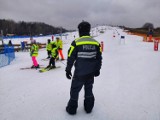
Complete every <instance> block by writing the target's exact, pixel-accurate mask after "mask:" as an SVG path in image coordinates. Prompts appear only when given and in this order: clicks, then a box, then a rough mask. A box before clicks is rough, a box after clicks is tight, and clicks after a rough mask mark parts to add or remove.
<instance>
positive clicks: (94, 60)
mask: <svg viewBox="0 0 160 120" xmlns="http://www.w3.org/2000/svg"><path fill="white" fill-rule="evenodd" d="M101 63H102V51H101V47H100V44H99V43H98V42H97V41H96V40H95V39H93V38H92V37H91V36H82V37H80V38H78V39H76V40H74V41H73V42H72V44H71V46H70V48H69V50H68V59H67V67H66V71H71V69H72V66H73V64H74V66H75V71H74V76H78V77H81V76H82V77H83V76H88V75H94V74H95V72H96V71H97V70H98V71H99V70H100V69H101Z"/></svg>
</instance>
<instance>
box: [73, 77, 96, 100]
mask: <svg viewBox="0 0 160 120" xmlns="http://www.w3.org/2000/svg"><path fill="white" fill-rule="evenodd" d="M93 83H94V76H92V77H86V78H85V77H84V78H79V77H73V80H72V84H71V89H70V99H72V100H76V101H78V97H79V92H80V90H81V89H82V87H83V86H84V91H85V95H84V97H85V98H88V97H94V95H93V92H92V88H93Z"/></svg>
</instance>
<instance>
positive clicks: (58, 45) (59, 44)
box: [56, 39, 63, 49]
mask: <svg viewBox="0 0 160 120" xmlns="http://www.w3.org/2000/svg"><path fill="white" fill-rule="evenodd" d="M56 46H57V47H58V49H62V48H63V42H62V40H61V39H59V41H56Z"/></svg>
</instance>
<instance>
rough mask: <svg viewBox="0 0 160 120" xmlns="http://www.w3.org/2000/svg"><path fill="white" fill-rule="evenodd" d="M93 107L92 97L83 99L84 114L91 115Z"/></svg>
mask: <svg viewBox="0 0 160 120" xmlns="http://www.w3.org/2000/svg"><path fill="white" fill-rule="evenodd" d="M93 107H94V97H89V98H85V100H84V110H85V111H86V113H91V112H92V109H93Z"/></svg>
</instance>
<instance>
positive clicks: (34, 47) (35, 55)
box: [30, 40, 39, 69]
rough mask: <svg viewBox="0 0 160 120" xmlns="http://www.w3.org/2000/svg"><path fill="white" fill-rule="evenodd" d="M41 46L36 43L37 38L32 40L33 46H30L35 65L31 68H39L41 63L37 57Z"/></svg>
mask: <svg viewBox="0 0 160 120" xmlns="http://www.w3.org/2000/svg"><path fill="white" fill-rule="evenodd" d="M38 50H39V46H38V45H37V44H36V40H32V41H31V48H30V56H31V57H32V62H33V65H32V66H31V68H36V69H37V68H39V64H38V62H37V59H36V57H37V56H38Z"/></svg>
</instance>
